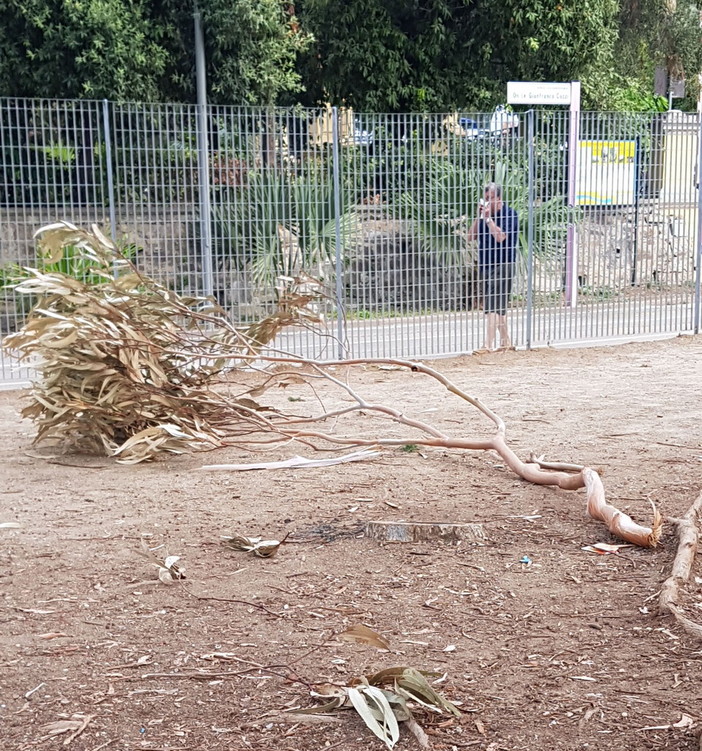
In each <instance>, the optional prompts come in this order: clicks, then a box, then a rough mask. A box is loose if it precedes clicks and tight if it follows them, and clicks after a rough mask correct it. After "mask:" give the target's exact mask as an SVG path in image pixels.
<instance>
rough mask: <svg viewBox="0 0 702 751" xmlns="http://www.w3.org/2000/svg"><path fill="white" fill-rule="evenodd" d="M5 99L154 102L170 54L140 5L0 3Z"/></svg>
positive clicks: (0, 82)
mask: <svg viewBox="0 0 702 751" xmlns="http://www.w3.org/2000/svg"><path fill="white" fill-rule="evenodd" d="M0 14H1V15H2V18H3V23H2V25H0V49H2V55H0V94H2V95H5V96H38V97H70V98H74V97H78V98H81V97H82V98H101V97H111V98H116V99H126V98H131V99H154V98H156V97H158V93H159V92H158V84H157V81H158V77H159V75H160V74H161V73H162V72H163V70H164V69H165V66H166V55H165V52H164V50H163V48H162V47H161V46H160V45H159V44H158V41H157V40H156V39H155V37H154V35H153V32H152V30H151V21H150V18H149V14H148V7H147V6H146V3H145V2H140V1H139V0H132V1H129V0H53V1H49V2H47V1H46V0H0Z"/></svg>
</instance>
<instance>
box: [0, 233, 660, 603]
mask: <svg viewBox="0 0 702 751" xmlns="http://www.w3.org/2000/svg"><path fill="white" fill-rule="evenodd" d="M37 237H38V242H39V246H40V249H42V250H43V251H44V255H45V260H46V264H45V266H44V267H43V268H42V269H36V268H35V269H32V268H27V269H25V272H26V276H25V278H24V279H23V280H22V281H20V282H19V283H18V284H17V285H16V290H17V292H18V293H20V294H26V295H32V296H34V297H35V298H37V299H38V303H37V305H36V306H35V307H34V308H33V310H32V311H31V313H30V314H29V316H28V318H27V321H26V323H25V326H24V327H23V328H22V330H21V331H19V332H17V333H15V334H13V335H11V336H9V337H7V338H6V341H5V344H6V346H7V347H8V348H10V350H12V351H15V352H19V355H20V357H21V358H25V359H33V361H35V362H36V365H35V367H36V369H37V372H38V375H39V376H40V378H39V379H38V381H37V382H36V383H35V385H34V388H33V394H32V395H33V397H34V401H33V403H32V404H30V406H29V407H27V408H26V409H25V410H24V411H23V415H24V416H26V417H29V418H32V419H33V420H35V422H36V424H37V426H38V432H37V436H36V439H35V441H41V440H43V439H45V438H47V439H48V438H51V439H57V440H60V441H62V442H63V444H64V446H65V447H71V446H72V447H74V448H78V449H79V450H83V451H88V452H93V453H98V454H103V455H105V454H106V455H108V456H114V457H118V461H121V462H124V463H127V464H136V463H139V462H142V461H149V460H153V459H154V458H155V457H156V456H159V455H163V454H164V453H176V454H177V453H183V452H187V451H194V450H212V449H214V448H220V447H222V446H228V445H229V446H232V445H238V446H243V445H252V446H258V447H260V446H261V445H267V446H275V445H276V444H277V445H279V446H282V445H284V444H285V443H288V442H290V441H296V442H299V443H302V444H303V445H307V446H310V447H311V448H313V449H314V450H320V449H321V448H322V446H324V445H325V444H326V445H327V446H332V447H343V446H346V447H351V446H354V447H361V446H374V447H375V446H386V447H391V446H403V445H406V444H416V445H421V446H434V447H440V448H446V449H461V450H470V451H475V450H478V451H495V452H496V453H497V454H498V455H499V456H500V457H501V458H502V460H503V461H504V462H505V464H506V465H507V466H508V467H509V468H510V469H511V470H512V471H513V472H514V473H515V474H517V475H518V476H519V477H521V478H522V479H523V480H525V481H527V482H531V483H534V484H536V485H553V486H556V487H558V488H561V489H563V490H578V489H579V488H585V492H586V498H587V509H588V513H589V514H590V516H592V517H593V518H594V519H597V520H600V521H602V522H604V523H605V524H606V526H607V528H608V529H609V530H610V532H612V534H614V535H617V536H618V537H621V538H622V539H623V540H626V541H627V542H632V543H634V544H636V545H642V546H644V547H653V546H655V545H656V544H657V542H658V539H659V537H660V534H661V528H662V518H661V516H660V514H658V511H657V510H656V509H655V507H654V514H653V522H652V524H651V526H650V527H645V526H643V525H639V524H637V523H635V522H634V521H633V520H632V519H631V517H629V516H627V515H626V514H624V513H622V512H621V511H619V510H618V509H616V508H615V507H613V506H611V505H610V504H608V503H607V502H606V500H605V494H604V487H603V485H602V481H601V480H600V477H599V475H598V474H597V472H596V471H595V470H594V469H591V468H589V467H583V466H581V465H577V464H567V463H547V462H545V461H544V460H543V457H539V458H534V457H532V458H531V459H530V460H529V461H526V462H525V461H522V460H521V459H520V458H519V456H517V454H516V453H515V452H514V451H513V450H512V449H511V448H510V446H509V445H508V443H507V438H506V432H507V431H506V425H505V422H504V420H503V419H502V418H501V417H500V416H499V415H498V414H497V413H495V412H494V411H493V410H492V409H490V408H489V407H487V406H486V405H485V404H483V403H482V402H481V401H480V399H478V398H477V397H475V396H472V395H470V394H468V393H466V392H465V391H464V390H463V389H461V388H460V387H459V386H458V385H457V384H455V383H453V382H452V381H451V380H450V379H449V378H447V377H446V376H445V375H443V374H442V373H440V372H439V371H437V370H435V369H434V368H431V367H429V366H428V365H425V364H423V363H419V362H410V361H408V360H398V359H391V358H356V359H350V360H325V361H314V360H310V359H306V358H303V357H297V356H294V355H291V354H289V353H285V352H281V351H279V350H276V349H275V348H274V347H272V346H270V343H271V342H272V341H273V340H274V338H275V336H276V334H277V333H278V332H279V331H280V330H281V329H282V328H284V327H285V326H290V325H302V326H307V325H309V324H311V323H317V324H321V322H322V319H321V317H320V316H319V315H318V314H316V313H315V312H314V311H312V310H311V308H310V303H311V302H312V301H317V300H320V299H323V298H324V295H323V292H322V290H321V288H320V286H319V284H318V283H317V282H315V280H312V279H310V278H309V277H305V276H304V275H302V276H301V277H300V278H296V279H294V280H291V281H290V284H289V288H287V289H285V290H282V291H281V293H280V296H279V300H278V302H279V308H278V310H277V311H276V312H275V313H274V314H272V315H270V316H268V317H266V318H264V319H263V320H261V321H258V322H256V323H253V324H251V325H250V326H249V327H248V328H247V329H246V330H245V331H241V330H239V329H238V328H237V327H236V326H235V325H234V324H233V323H231V322H230V321H229V320H228V319H227V317H226V314H225V312H224V311H223V310H221V309H219V308H217V307H216V306H213V304H212V301H208V300H205V299H201V298H192V299H190V298H185V297H181V296H179V295H177V294H176V293H174V292H172V291H171V290H168V289H166V288H165V287H163V286H161V285H159V284H158V283H157V282H155V281H153V280H150V279H148V278H147V277H145V276H144V275H142V274H140V273H139V272H138V270H137V269H136V268H135V267H134V266H133V265H132V264H130V263H129V262H128V261H127V260H125V259H124V258H123V257H122V256H120V254H119V252H118V251H117V249H116V248H115V246H114V245H113V243H112V242H111V241H110V240H109V239H108V238H106V237H105V236H104V235H103V234H102V233H101V232H100V230H99V229H98V228H97V227H93V229H92V231H90V232H87V231H84V230H79V229H78V228H77V227H75V226H73V225H71V224H68V223H65V222H63V223H58V224H55V225H50V226H48V227H45V228H43V229H41V230H39V232H38V233H37ZM65 253H68V254H72V256H71V257H72V258H73V260H74V261H76V262H77V263H78V265H77V266H76V268H78V269H82V273H81V274H80V275H78V274H76V275H74V276H71V275H69V274H65V273H62V272H61V271H60V270H57V269H56V267H55V264H56V262H57V261H58V260H59V259H61V258H62V257H63V256H64V254H65ZM52 264H54V266H52ZM264 346H267V347H268V349H267V353H266V354H262V348H263V347H264ZM369 365H380V366H382V365H386V366H391V367H392V369H398V370H405V371H407V372H409V373H414V374H417V375H420V376H424V377H427V378H430V379H432V380H433V381H435V382H437V383H438V384H440V385H441V386H442V387H443V388H444V389H446V390H447V391H448V392H449V393H451V394H453V395H454V396H456V397H458V398H459V399H460V400H462V401H463V402H465V403H467V404H469V405H470V406H471V407H473V408H474V409H476V410H477V411H478V412H480V414H482V415H483V416H484V417H486V418H487V419H488V420H489V421H490V422H491V423H492V427H493V433H492V435H490V436H488V437H486V438H482V439H470V438H465V437H461V436H451V435H448V434H446V433H445V432H443V431H442V430H440V429H438V428H437V427H435V426H434V425H431V424H429V423H427V422H424V421H422V420H418V419H415V418H413V417H410V416H408V415H406V414H404V413H403V412H402V411H400V410H399V409H397V408H395V407H392V406H388V405H385V404H379V403H377V402H376V401H375V400H370V399H366V398H365V397H363V396H362V395H361V394H360V393H359V392H358V391H357V390H356V389H355V388H352V387H351V385H350V384H349V383H348V382H347V381H346V380H344V379H343V378H340V377H338V375H335V374H334V371H335V370H336V369H338V370H343V371H345V372H348V370H349V369H350V368H354V367H365V366H369ZM272 366H278V367H280V366H283V371H284V373H285V375H284V376H282V377H284V378H289V377H291V376H292V375H294V376H295V377H296V379H297V378H299V379H300V380H301V381H302V382H305V383H308V384H310V382H311V381H312V380H314V381H315V382H316V381H320V380H321V381H323V382H326V383H327V384H329V385H330V386H332V387H333V388H334V389H338V390H341V391H342V392H344V393H345V394H346V396H347V397H351V399H353V402H354V403H353V405H352V406H349V405H348V404H346V405H342V406H339V405H335V406H333V407H331V406H330V407H329V408H327V407H326V406H325V405H324V403H323V401H322V399H321V398H320V396H319V394H318V392H317V391H316V390H315V389H314V388H313V391H314V393H315V396H316V397H317V400H318V401H319V404H320V409H321V411H319V412H317V413H315V414H310V415H307V416H304V415H302V416H301V415H293V414H286V413H285V412H283V411H281V410H278V409H275V408H274V407H272V406H267V405H264V404H260V403H259V402H257V401H254V400H253V399H251V398H250V396H244V395H239V396H237V397H232V396H227V394H226V393H223V388H222V387H224V386H225V385H230V386H231V383H228V382H227V379H230V380H231V376H232V374H234V373H236V372H240V371H241V369H242V368H243V367H247V368H249V369H260V368H261V367H269V368H271V367H272ZM276 381H277V377H276V376H271V375H270V374H268V375H267V376H266V377H265V380H264V381H263V383H262V384H259V385H257V386H256V387H254V389H250V390H249V392H248V393H249V394H250V395H254V393H255V394H256V396H258V394H262V393H265V391H266V390H267V389H270V388H272V387H273V386H274V385H275V383H276ZM357 414H363V415H369V416H371V417H374V418H380V419H382V420H385V421H391V422H393V423H395V424H398V425H401V426H402V427H403V433H404V432H405V429H406V430H407V434H406V435H403V436H401V437H397V436H396V435H394V436H392V435H386V436H385V437H383V436H380V437H378V436H377V435H373V436H371V437H365V436H363V435H358V434H356V435H340V434H339V433H337V432H336V429H335V428H336V423H337V421H338V420H340V419H341V418H342V417H344V416H348V415H357ZM326 421H331V422H332V423H333V426H332V428H331V429H326V430H323V429H322V428H321V425H322V423H324V422H326ZM209 599H215V598H209ZM232 602H236V601H234V600H232ZM248 604H249V605H252V606H254V607H259V608H261V609H263V610H265V608H262V606H259V605H256V604H255V603H248ZM266 612H269V613H270V614H271V615H276V616H277V617H280V616H279V615H278V614H276V613H272V612H271V611H267V610H266Z"/></svg>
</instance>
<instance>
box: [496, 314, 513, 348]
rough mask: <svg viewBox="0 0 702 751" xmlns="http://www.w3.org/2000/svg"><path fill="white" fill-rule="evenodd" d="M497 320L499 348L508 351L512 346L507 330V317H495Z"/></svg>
mask: <svg viewBox="0 0 702 751" xmlns="http://www.w3.org/2000/svg"><path fill="white" fill-rule="evenodd" d="M495 317H496V318H497V330H498V332H499V334H500V347H502V348H504V349H509V348H510V347H511V346H512V340H511V339H510V336H509V330H508V329H507V316H506V315H504V316H498V315H496V316H495Z"/></svg>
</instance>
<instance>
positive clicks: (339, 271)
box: [332, 107, 346, 360]
mask: <svg viewBox="0 0 702 751" xmlns="http://www.w3.org/2000/svg"><path fill="white" fill-rule="evenodd" d="M332 161H333V167H334V173H333V174H334V231H335V243H334V245H335V261H336V264H335V271H336V336H337V339H338V342H337V347H338V359H339V360H343V359H344V355H345V354H346V347H345V346H344V341H345V339H346V332H345V317H344V316H345V313H344V278H343V275H344V259H343V257H342V248H341V181H340V176H339V110H338V108H337V107H332Z"/></svg>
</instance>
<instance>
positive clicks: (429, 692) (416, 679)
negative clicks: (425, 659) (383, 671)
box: [395, 668, 461, 717]
mask: <svg viewBox="0 0 702 751" xmlns="http://www.w3.org/2000/svg"><path fill="white" fill-rule="evenodd" d="M395 690H396V691H397V693H398V694H399V695H400V696H402V697H404V698H405V699H408V700H410V701H413V702H416V703H417V704H420V705H421V706H423V707H425V708H426V709H429V710H430V711H432V712H437V713H438V714H442V713H443V712H449V713H450V714H452V715H454V716H455V717H460V716H461V713H460V712H459V711H458V708H457V707H456V706H455V705H454V704H452V703H451V702H450V701H448V700H447V699H444V697H443V696H441V694H439V693H438V692H437V691H435V690H434V689H433V688H432V687H431V686H430V685H429V683H428V682H427V679H426V678H425V677H424V676H423V675H422V673H421V672H420V671H419V670H415V669H414V668H405V669H404V671H403V672H402V675H401V676H400V677H399V678H396V679H395Z"/></svg>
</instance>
